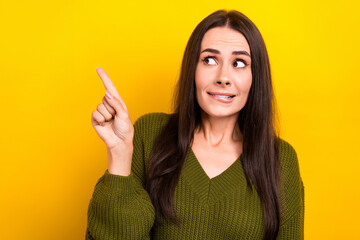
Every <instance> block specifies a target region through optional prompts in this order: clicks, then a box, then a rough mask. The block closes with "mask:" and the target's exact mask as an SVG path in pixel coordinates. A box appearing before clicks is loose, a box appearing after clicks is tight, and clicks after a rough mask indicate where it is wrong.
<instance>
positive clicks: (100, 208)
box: [85, 119, 155, 240]
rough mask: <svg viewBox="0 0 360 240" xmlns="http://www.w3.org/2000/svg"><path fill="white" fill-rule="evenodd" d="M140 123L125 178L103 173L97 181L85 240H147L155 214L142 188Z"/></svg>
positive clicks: (142, 153)
mask: <svg viewBox="0 0 360 240" xmlns="http://www.w3.org/2000/svg"><path fill="white" fill-rule="evenodd" d="M142 128H143V121H141V119H140V121H139V120H137V121H136V122H135V124H134V151H133V158H132V164H131V174H130V175H129V176H120V175H113V174H110V173H109V172H108V170H106V171H105V173H104V175H103V176H102V177H101V178H100V179H99V180H98V181H97V183H96V185H95V189H94V192H93V195H92V198H91V200H90V203H89V206H88V212H87V221H88V222H87V229H86V236H85V238H86V240H90V239H96V240H98V239H101V240H110V239H150V230H151V228H152V226H153V223H154V218H155V212H154V207H153V205H152V203H151V200H150V197H149V195H148V193H147V192H146V190H145V189H144V187H143V182H144V180H143V179H144V171H145V169H144V166H145V163H144V149H143V144H144V142H143V137H142Z"/></svg>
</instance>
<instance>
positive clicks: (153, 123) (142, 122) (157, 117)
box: [134, 112, 171, 132]
mask: <svg viewBox="0 0 360 240" xmlns="http://www.w3.org/2000/svg"><path fill="white" fill-rule="evenodd" d="M170 117H171V114H168V113H163V112H153V113H146V114H144V115H142V116H140V117H139V118H138V119H137V120H136V121H135V123H134V127H135V128H136V129H139V130H140V129H141V130H142V131H147V132H149V131H150V132H154V131H155V132H157V131H159V130H160V129H162V128H163V127H164V126H165V125H166V123H167V122H168V121H169V119H170Z"/></svg>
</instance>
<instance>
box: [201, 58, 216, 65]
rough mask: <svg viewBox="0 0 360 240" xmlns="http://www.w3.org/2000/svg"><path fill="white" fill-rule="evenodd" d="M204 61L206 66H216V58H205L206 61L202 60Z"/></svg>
mask: <svg viewBox="0 0 360 240" xmlns="http://www.w3.org/2000/svg"><path fill="white" fill-rule="evenodd" d="M202 61H203V62H204V63H205V64H206V65H214V64H216V62H215V60H214V57H205V58H204V59H202Z"/></svg>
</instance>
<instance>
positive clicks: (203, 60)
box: [201, 56, 249, 68]
mask: <svg viewBox="0 0 360 240" xmlns="http://www.w3.org/2000/svg"><path fill="white" fill-rule="evenodd" d="M208 58H214V59H216V57H215V56H206V57H204V58H203V59H202V60H201V61H202V62H203V63H205V64H206V65H208V64H207V63H206V62H205V60H206V59H208ZM237 61H240V62H242V63H244V65H245V67H246V66H247V65H249V64H248V63H247V62H246V61H245V60H243V59H240V58H237V59H235V62H237ZM245 67H242V68H245Z"/></svg>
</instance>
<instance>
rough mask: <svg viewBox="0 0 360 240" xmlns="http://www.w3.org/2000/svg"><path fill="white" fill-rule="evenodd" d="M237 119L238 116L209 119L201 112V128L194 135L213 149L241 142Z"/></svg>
mask: <svg viewBox="0 0 360 240" xmlns="http://www.w3.org/2000/svg"><path fill="white" fill-rule="evenodd" d="M237 119H238V114H235V115H232V116H227V117H211V116H209V115H207V114H205V113H203V112H202V113H201V126H199V128H197V129H196V130H195V134H197V135H198V136H199V137H201V138H202V139H203V140H205V142H207V143H208V144H209V145H211V146H213V147H215V146H219V145H222V144H228V143H233V142H239V141H242V134H241V131H240V128H239V125H238V123H237Z"/></svg>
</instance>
